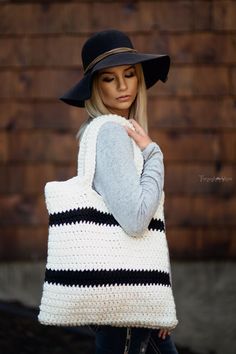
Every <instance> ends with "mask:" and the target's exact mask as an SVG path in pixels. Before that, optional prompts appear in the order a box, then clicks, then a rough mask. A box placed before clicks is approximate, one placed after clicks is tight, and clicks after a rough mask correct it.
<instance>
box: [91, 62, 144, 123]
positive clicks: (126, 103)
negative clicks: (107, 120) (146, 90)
mask: <svg viewBox="0 0 236 354" xmlns="http://www.w3.org/2000/svg"><path fill="white" fill-rule="evenodd" d="M98 89H99V93H100V97H101V99H102V101H103V104H104V105H105V106H106V107H107V109H108V110H109V111H110V112H111V113H114V114H118V115H121V116H123V117H126V118H128V116H129V109H130V107H131V105H132V103H133V102H134V100H135V98H136V95H137V91H138V78H137V75H136V70H135V66H134V65H122V66H116V67H113V68H108V69H104V70H101V71H100V72H99V74H98Z"/></svg>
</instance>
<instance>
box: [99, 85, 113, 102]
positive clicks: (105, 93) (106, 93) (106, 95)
mask: <svg viewBox="0 0 236 354" xmlns="http://www.w3.org/2000/svg"><path fill="white" fill-rule="evenodd" d="M100 96H101V98H102V100H103V101H107V100H109V99H110V98H111V88H110V87H107V86H106V85H100Z"/></svg>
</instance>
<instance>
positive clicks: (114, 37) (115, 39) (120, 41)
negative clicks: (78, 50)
mask: <svg viewBox="0 0 236 354" xmlns="http://www.w3.org/2000/svg"><path fill="white" fill-rule="evenodd" d="M123 47H125V48H131V49H133V48H134V47H133V44H132V42H131V41H130V39H129V37H128V36H127V35H126V34H124V33H123V32H120V31H117V30H107V31H102V32H99V33H96V34H94V35H93V36H92V37H90V38H89V39H88V40H87V41H86V42H85V44H84V46H83V49H82V61H83V68H84V70H86V68H87V67H88V66H89V64H90V63H92V61H93V60H94V59H96V58H97V57H98V56H100V55H102V54H103V53H106V52H108V51H110V50H113V49H116V48H123Z"/></svg>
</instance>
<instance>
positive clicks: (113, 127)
mask: <svg viewBox="0 0 236 354" xmlns="http://www.w3.org/2000/svg"><path fill="white" fill-rule="evenodd" d="M98 140H99V141H103V140H105V141H113V142H115V141H120V142H121V141H123V140H125V141H129V140H130V139H129V136H128V134H127V132H126V129H125V127H124V126H122V125H121V124H119V123H117V122H106V123H104V124H103V125H102V126H101V127H100V129H99V132H98Z"/></svg>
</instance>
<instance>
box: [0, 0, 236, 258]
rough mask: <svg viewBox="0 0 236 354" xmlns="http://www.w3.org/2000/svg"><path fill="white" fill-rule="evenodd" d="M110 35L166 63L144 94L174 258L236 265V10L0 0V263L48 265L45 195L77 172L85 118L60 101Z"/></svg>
mask: <svg viewBox="0 0 236 354" xmlns="http://www.w3.org/2000/svg"><path fill="white" fill-rule="evenodd" d="M106 28H117V29H120V30H122V31H125V32H127V33H128V34H129V35H130V36H131V38H132V40H133V42H134V44H135V46H136V48H137V49H139V50H140V51H145V52H150V53H151V52H154V53H168V54H169V55H170V56H171V58H172V67H171V71H170V74H169V80H168V81H167V83H166V84H162V83H159V84H158V85H156V86H155V87H154V88H153V89H151V90H150V92H149V126H150V135H151V137H152V138H153V139H154V140H155V141H156V142H157V143H159V145H160V147H161V149H162V150H163V152H164V156H165V191H166V204H165V213H166V223H167V232H168V239H169V245H170V251H171V256H172V259H175V260H202V259H235V258H236V235H235V224H236V217H235V215H236V213H235V212H236V198H235V155H236V139H235V137H236V134H235V133H236V1H223V0H212V1H210V0H209V1H208V0H204V1H203V0H202V1H197V0H196V1H191V0H185V1H181V0H176V1H171V0H162V1H122V0H120V1H108V0H107V1H105V0H104V1H92V0H90V1H89V0H87V1H59V0H58V1H23V0H22V1H2V2H0V260H1V261H15V260H41V259H45V256H46V243H47V213H46V209H45V204H44V196H43V188H44V185H45V183H46V182H47V181H49V180H54V179H57V180H65V179H68V178H70V177H72V176H73V175H74V174H75V172H76V155H77V143H76V140H75V134H76V132H77V130H78V128H79V126H80V124H81V123H82V121H83V120H84V119H85V117H86V115H85V112H84V111H83V110H81V109H77V108H73V107H70V106H67V105H65V104H63V103H61V102H59V101H58V99H57V97H58V96H60V95H61V94H62V93H64V91H66V90H67V89H68V88H70V87H71V86H72V85H73V84H74V83H75V82H76V81H77V80H79V79H80V77H81V75H82V70H81V59H80V50H81V46H82V44H83V43H84V41H85V40H86V39H87V37H88V36H89V35H90V34H91V33H93V32H95V31H99V30H102V29H106ZM217 177H219V178H218V179H217Z"/></svg>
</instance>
